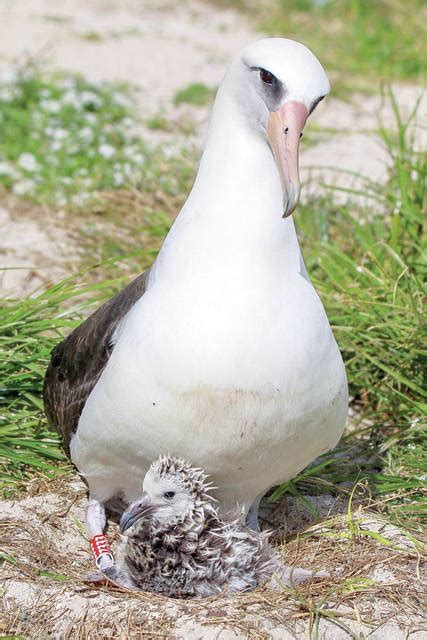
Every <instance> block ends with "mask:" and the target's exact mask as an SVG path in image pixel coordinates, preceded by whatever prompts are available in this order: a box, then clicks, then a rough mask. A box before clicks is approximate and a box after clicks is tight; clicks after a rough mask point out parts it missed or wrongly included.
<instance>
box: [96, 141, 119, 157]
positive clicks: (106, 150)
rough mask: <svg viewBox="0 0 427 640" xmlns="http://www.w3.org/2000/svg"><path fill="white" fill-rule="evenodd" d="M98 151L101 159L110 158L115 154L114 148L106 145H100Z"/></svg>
mask: <svg viewBox="0 0 427 640" xmlns="http://www.w3.org/2000/svg"><path fill="white" fill-rule="evenodd" d="M98 151H99V153H100V155H101V156H102V157H103V158H111V157H112V156H113V155H114V154H115V152H116V150H115V148H114V147H112V146H111V144H107V143H104V144H100V145H99V149H98Z"/></svg>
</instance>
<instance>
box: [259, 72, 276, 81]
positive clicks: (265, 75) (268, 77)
mask: <svg viewBox="0 0 427 640" xmlns="http://www.w3.org/2000/svg"><path fill="white" fill-rule="evenodd" d="M259 77H260V79H261V80H262V82H263V83H264V84H270V85H272V84H274V81H275V79H276V78H275V76H273V74H272V73H270V72H269V71H266V70H265V69H260V70H259Z"/></svg>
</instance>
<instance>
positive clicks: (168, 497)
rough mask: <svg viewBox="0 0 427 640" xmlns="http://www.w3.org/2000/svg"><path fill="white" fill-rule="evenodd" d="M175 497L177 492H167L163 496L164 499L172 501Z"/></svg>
mask: <svg viewBox="0 0 427 640" xmlns="http://www.w3.org/2000/svg"><path fill="white" fill-rule="evenodd" d="M174 496H175V491H165V492H164V494H163V497H164V498H167V499H168V500H171V499H172V498H173V497H174Z"/></svg>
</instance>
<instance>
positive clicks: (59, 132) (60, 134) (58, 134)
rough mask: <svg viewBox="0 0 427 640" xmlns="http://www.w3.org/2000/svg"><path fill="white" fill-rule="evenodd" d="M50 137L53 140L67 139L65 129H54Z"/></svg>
mask: <svg viewBox="0 0 427 640" xmlns="http://www.w3.org/2000/svg"><path fill="white" fill-rule="evenodd" d="M52 135H53V137H54V138H55V140H64V138H67V137H68V131H66V130H65V129H54V130H53V133H52Z"/></svg>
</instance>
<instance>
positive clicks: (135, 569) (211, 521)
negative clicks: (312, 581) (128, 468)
mask: <svg viewBox="0 0 427 640" xmlns="http://www.w3.org/2000/svg"><path fill="white" fill-rule="evenodd" d="M207 477H208V476H207V475H206V474H205V473H204V472H203V471H202V469H199V468H194V467H191V465H190V464H189V463H188V462H185V461H184V460H181V459H178V458H173V457H170V456H166V457H160V458H159V459H158V460H157V461H156V462H154V463H153V464H152V465H151V467H150V469H149V470H148V472H147V474H146V476H145V479H144V483H143V493H142V495H141V497H140V499H139V500H137V501H136V502H134V503H133V504H132V505H131V506H130V507H129V509H128V510H127V511H126V512H125V513H124V514H123V516H122V518H121V520H120V528H121V530H122V531H123V532H125V531H126V533H127V535H126V539H125V541H124V542H123V543H122V544H121V546H120V548H119V550H118V556H117V561H116V564H115V565H114V566H112V567H107V568H106V569H104V572H103V574H104V575H105V576H107V577H108V578H109V579H111V580H112V581H113V582H115V583H117V584H119V585H121V586H124V587H127V588H129V589H138V590H143V591H153V592H156V593H161V594H163V595H166V596H171V597H191V596H199V597H200V596H210V595H214V594H217V593H220V592H221V591H223V590H227V591H228V592H235V591H248V590H251V589H254V588H255V587H256V586H257V585H259V584H262V583H264V582H266V581H267V580H271V579H272V577H273V574H275V575H276V576H278V582H279V584H280V583H283V582H284V583H286V584H287V585H292V584H295V583H297V582H301V581H302V580H306V579H308V578H310V577H312V576H313V574H312V573H311V572H310V571H305V570H303V569H294V570H293V571H292V570H291V569H285V568H284V567H283V566H282V565H281V562H280V560H279V558H278V556H277V555H276V554H275V552H274V551H273V549H272V548H271V546H270V545H269V544H268V537H269V534H268V533H266V532H263V533H258V532H255V531H252V530H250V529H248V528H246V527H245V526H244V525H243V523H242V518H241V517H238V516H237V515H236V514H230V515H228V516H225V517H220V516H219V515H218V511H217V509H216V507H215V506H214V499H213V498H212V496H211V495H210V494H209V491H210V490H211V489H212V488H213V487H212V486H211V484H212V483H209V482H207ZM316 575H317V576H318V575H319V574H316ZM320 575H322V574H320ZM99 577H101V574H99Z"/></svg>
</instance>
